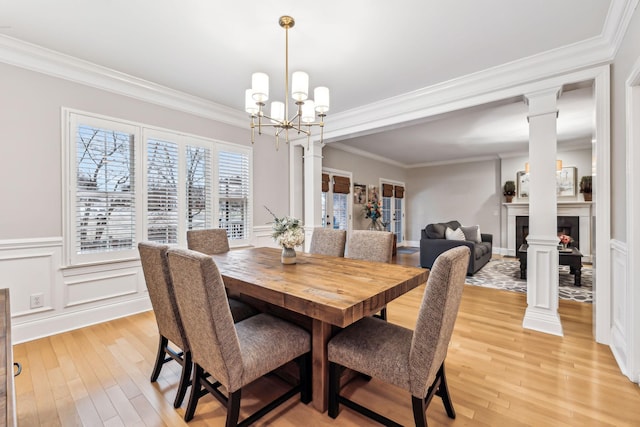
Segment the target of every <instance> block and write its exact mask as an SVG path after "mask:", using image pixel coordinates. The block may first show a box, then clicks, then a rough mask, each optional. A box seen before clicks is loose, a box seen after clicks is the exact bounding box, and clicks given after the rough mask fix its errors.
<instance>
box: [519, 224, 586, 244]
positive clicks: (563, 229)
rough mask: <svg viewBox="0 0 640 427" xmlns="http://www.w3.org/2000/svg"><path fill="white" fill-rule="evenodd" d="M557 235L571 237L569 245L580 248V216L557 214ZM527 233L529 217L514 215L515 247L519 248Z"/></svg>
mask: <svg viewBox="0 0 640 427" xmlns="http://www.w3.org/2000/svg"><path fill="white" fill-rule="evenodd" d="M557 232H558V236H560V235H561V234H566V235H567V236H571V237H572V238H573V242H572V243H571V244H570V246H574V247H576V248H578V249H580V217H578V216H559V217H558V229H557ZM528 235H529V217H528V216H516V248H519V247H520V245H522V244H523V243H524V242H525V239H526V238H527V236H528Z"/></svg>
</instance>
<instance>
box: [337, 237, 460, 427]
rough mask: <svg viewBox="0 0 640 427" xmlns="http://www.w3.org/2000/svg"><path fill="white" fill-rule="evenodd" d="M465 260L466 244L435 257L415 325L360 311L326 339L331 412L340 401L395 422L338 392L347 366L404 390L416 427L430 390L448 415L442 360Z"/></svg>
mask: <svg viewBox="0 0 640 427" xmlns="http://www.w3.org/2000/svg"><path fill="white" fill-rule="evenodd" d="M468 263H469V248H468V247H466V246H459V247H456V248H453V249H450V250H448V251H446V252H444V253H442V254H441V255H440V256H439V257H438V258H437V259H436V261H435V263H434V265H433V268H432V270H431V272H430V274H429V279H428V280H427V286H426V289H425V292H424V295H423V297H422V303H421V305H420V310H419V312H418V319H417V321H416V326H415V330H414V331H411V330H410V329H407V328H404V327H402V326H398V325H394V324H392V323H388V322H384V321H382V320H380V319H377V318H375V317H365V318H363V319H361V320H359V321H358V322H356V323H354V324H353V325H351V326H348V327H347V328H345V329H344V330H342V331H341V332H339V333H338V334H337V335H336V336H335V337H334V338H332V339H331V340H330V341H329V344H328V357H329V416H330V417H332V418H336V417H337V416H338V412H339V404H340V403H342V404H344V405H345V406H348V407H349V408H351V409H354V410H355V411H357V412H360V413H362V414H363V415H365V416H367V417H369V418H372V419H374V420H376V421H377V422H379V423H382V424H384V425H387V426H399V425H400V424H398V423H396V422H394V421H392V420H390V419H389V418H387V417H385V416H383V415H381V414H378V413H375V412H374V411H372V410H370V409H367V408H365V407H364V406H362V405H360V404H358V403H356V402H353V401H351V400H349V399H347V398H346V397H344V396H341V395H340V374H341V371H342V369H343V367H346V368H349V369H353V370H355V371H358V372H360V373H363V374H365V375H367V376H370V377H373V378H377V379H380V380H382V381H384V382H386V383H390V384H393V385H395V386H397V387H399V388H402V389H404V390H407V391H408V392H409V393H410V394H411V400H412V406H413V417H414V420H415V424H416V427H426V425H427V418H426V414H425V412H426V409H427V406H428V405H429V403H430V402H431V399H432V398H433V396H434V395H437V396H440V397H441V398H442V401H443V403H444V407H445V410H446V411H447V415H448V416H449V418H455V416H456V415H455V411H454V409H453V404H452V402H451V396H450V395H449V390H448V387H447V380H446V376H445V372H444V360H445V357H446V355H447V349H448V346H449V341H450V339H451V334H452V332H453V326H454V324H455V320H456V317H457V314H458V308H459V306H460V300H461V297H462V290H463V288H464V281H465V277H466V274H467V265H468Z"/></svg>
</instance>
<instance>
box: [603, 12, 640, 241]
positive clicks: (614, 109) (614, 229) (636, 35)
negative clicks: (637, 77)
mask: <svg viewBox="0 0 640 427" xmlns="http://www.w3.org/2000/svg"><path fill="white" fill-rule="evenodd" d="M639 41H640V11H639V10H638V9H636V11H635V12H634V14H633V17H632V18H631V22H630V23H629V26H628V28H627V33H626V34H625V37H624V40H623V42H622V44H621V45H620V49H619V50H618V52H617V54H616V57H615V60H614V62H613V66H612V67H611V189H610V191H611V237H612V238H613V239H616V240H619V241H622V242H626V241H627V236H626V233H627V227H626V222H625V221H626V208H627V200H626V194H625V192H626V190H627V189H626V182H627V179H626V166H625V165H626V147H625V145H626V139H627V135H626V126H627V124H626V105H625V102H626V101H625V89H626V86H625V82H626V80H627V78H628V77H629V73H630V72H631V69H632V67H633V65H634V64H635V62H636V61H637V60H638V57H640V42H639ZM636 167H637V166H636Z"/></svg>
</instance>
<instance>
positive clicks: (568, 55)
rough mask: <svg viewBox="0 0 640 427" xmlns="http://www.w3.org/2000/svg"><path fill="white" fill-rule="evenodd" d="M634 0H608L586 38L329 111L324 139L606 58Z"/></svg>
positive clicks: (521, 87)
mask: <svg viewBox="0 0 640 427" xmlns="http://www.w3.org/2000/svg"><path fill="white" fill-rule="evenodd" d="M638 1H639V0H613V1H612V2H611V4H610V7H609V12H608V14H607V17H606V20H605V24H604V26H603V31H602V33H601V34H600V35H599V36H596V37H593V38H591V39H587V40H583V41H580V42H577V43H574V44H571V45H567V46H563V47H560V48H557V49H553V50H550V51H546V52H543V53H540V54H537V55H533V56H530V57H527V58H523V59H519V60H516V61H513V62H510V63H506V64H502V65H499V66H496V67H492V68H489V69H485V70H482V71H479V72H476V73H472V74H468V75H466V76H462V77H459V78H456V79H452V80H449V81H446V82H442V83H439V84H436V85H433V86H429V87H425V88H422V89H419V90H416V91H413V92H408V93H405V94H402V95H399V96H396V97H391V98H387V99H384V100H381V101H378V102H374V103H370V104H367V105H364V106H362V107H358V108H354V109H352V110H349V111H345V112H342V113H339V114H335V115H332V116H331V121H329V122H327V124H326V125H325V132H324V139H325V141H328V142H331V141H339V140H344V139H345V138H351V137H355V136H362V135H366V134H367V133H372V132H374V131H379V130H381V129H385V128H387V127H393V126H398V125H400V124H401V123H408V122H412V121H415V120H419V119H423V118H425V117H429V116H433V115H436V114H442V113H446V112H449V111H453V110H456V109H462V108H467V107H471V106H475V105H480V104H483V103H488V102H492V101H496V100H500V99H505V98H508V97H511V96H520V95H522V94H523V93H526V92H527V91H529V90H531V91H533V90H541V89H546V88H548V86H540V85H539V84H538V85H537V84H536V82H540V81H543V80H548V79H550V78H552V77H560V76H563V75H566V74H569V73H572V72H576V71H580V70H585V69H589V68H592V67H597V66H602V65H606V64H609V63H610V62H612V61H613V58H614V56H615V53H616V52H617V49H618V46H619V45H620V43H621V41H622V38H623V36H624V33H625V31H626V29H627V26H628V23H629V21H630V20H631V17H632V15H633V11H634V9H635V8H636V6H637V4H638ZM559 81H560V82H561V84H562V83H568V82H567V81H566V80H565V81H563V80H562V79H560V80H559ZM576 82H577V81H576ZM374 129H375V130H374Z"/></svg>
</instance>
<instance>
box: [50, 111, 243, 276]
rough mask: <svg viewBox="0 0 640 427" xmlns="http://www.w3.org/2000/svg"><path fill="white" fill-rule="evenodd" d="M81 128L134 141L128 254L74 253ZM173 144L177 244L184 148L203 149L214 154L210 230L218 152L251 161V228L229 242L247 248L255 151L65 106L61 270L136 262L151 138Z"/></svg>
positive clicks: (182, 219) (182, 240)
mask: <svg viewBox="0 0 640 427" xmlns="http://www.w3.org/2000/svg"><path fill="white" fill-rule="evenodd" d="M79 124H86V125H89V126H96V127H100V128H104V129H113V130H116V131H121V132H126V133H129V134H132V135H133V138H134V144H133V145H134V147H133V155H134V174H135V175H134V181H135V182H134V185H135V194H136V196H135V221H136V223H135V244H134V245H132V246H133V247H132V248H130V249H126V250H118V251H103V252H95V253H84V254H79V253H76V229H77V228H76V227H77V225H76V216H75V212H76V190H77V174H76V167H77V165H76V135H75V133H76V130H77V126H78V125H79ZM148 138H157V139H160V140H165V141H170V142H175V143H177V144H178V147H179V149H178V158H179V160H178V162H179V167H178V174H179V184H178V203H179V204H180V206H181V207H180V209H179V211H178V212H179V214H178V226H177V230H178V231H177V232H178V246H186V232H187V221H186V209H185V204H186V188H185V185H184V183H185V174H186V167H185V165H186V158H185V156H186V147H187V145H189V146H202V147H206V148H209V149H210V150H211V161H210V162H211V164H210V165H209V167H210V170H211V199H210V200H209V201H208V202H209V203H211V209H210V212H211V216H210V218H208V220H207V222H210V224H209V226H211V227H212V228H213V227H217V226H218V216H219V212H218V211H219V208H218V172H219V168H218V163H217V161H218V153H219V152H220V151H226V152H237V153H241V154H243V155H246V156H247V157H248V162H249V177H248V179H249V183H248V185H249V195H248V200H247V213H246V215H247V226H246V230H245V238H244V239H234V240H232V239H230V240H229V245H230V246H231V247H239V246H246V245H249V243H250V242H251V237H252V232H253V148H252V147H248V146H242V145H239V144H233V143H229V142H225V141H219V140H215V139H210V138H205V137H201V136H196V135H190V134H186V133H183V132H178V131H173V130H170V129H163V128H159V127H153V126H147V125H144V124H142V123H136V122H132V121H128V120H123V119H118V118H113V117H108V116H103V115H99V114H94V113H89V112H85V111H80V110H74V109H70V108H62V138H61V140H62V167H63V170H62V180H63V185H62V188H63V224H62V225H63V229H62V233H63V242H64V245H65V251H64V257H63V258H64V259H63V267H73V266H83V265H91V264H102V263H110V262H121V261H132V260H136V259H137V258H138V249H137V243H138V242H140V241H144V240H146V239H147V227H148V220H147V202H148V197H147V164H148V159H147V139H148Z"/></svg>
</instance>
